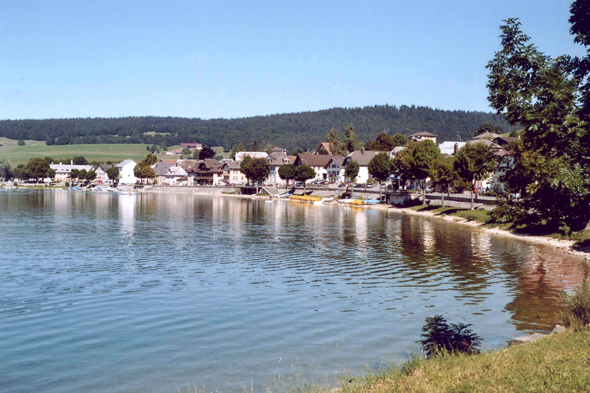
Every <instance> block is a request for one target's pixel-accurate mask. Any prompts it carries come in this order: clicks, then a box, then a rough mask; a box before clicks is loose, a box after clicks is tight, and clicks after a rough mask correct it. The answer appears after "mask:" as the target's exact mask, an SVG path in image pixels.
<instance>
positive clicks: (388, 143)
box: [371, 132, 394, 151]
mask: <svg viewBox="0 0 590 393" xmlns="http://www.w3.org/2000/svg"><path fill="white" fill-rule="evenodd" d="M393 147H394V143H393V138H392V137H390V136H389V135H387V134H386V133H384V132H382V133H380V134H379V135H377V139H375V142H373V143H371V150H374V151H391V149H393Z"/></svg>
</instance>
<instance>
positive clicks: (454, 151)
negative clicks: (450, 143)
mask: <svg viewBox="0 0 590 393" xmlns="http://www.w3.org/2000/svg"><path fill="white" fill-rule="evenodd" d="M458 150H459V144H458V143H455V148H454V149H453V155H454V156H456V155H457V151H458Z"/></svg>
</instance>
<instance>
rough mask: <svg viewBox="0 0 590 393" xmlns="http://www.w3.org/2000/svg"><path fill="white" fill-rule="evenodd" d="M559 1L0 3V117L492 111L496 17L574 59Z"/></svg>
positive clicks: (565, 4) (576, 50) (565, 11)
mask: <svg viewBox="0 0 590 393" xmlns="http://www.w3.org/2000/svg"><path fill="white" fill-rule="evenodd" d="M570 3H571V2H570V1H563V0H534V1H529V0H526V1H525V0H494V1H483V0H461V1H459V0H456V1H454V0H444V1H443V0H431V1H414V0H412V1H407V0H404V1H394V0H390V1H385V0H384V1H367V0H363V1H359V0H355V1H329V0H313V1H307V0H298V1H287V0H267V1H261V0H251V1H223V0H209V1H195V0H191V1H174V0H166V1H162V0H158V1H148V0H141V1H140V0H134V1H125V0H96V1H91V0H72V1H54V0H36V1H29V0H0V119H23V118H29V119H31V118H33V119H39V118H58V117H119V116H143V115H154V116H183V117H201V118H218V117H225V118H233V117H243V116H256V115H267V114H273V113H285V112H301V111H311V110H320V109H327V108H332V107H358V106H366V105H384V104H386V103H388V104H390V105H404V104H405V105H421V106H430V107H433V108H440V109H463V110H481V111H489V110H490V108H489V106H488V103H487V100H486V97H487V90H486V82H487V70H486V69H485V65H486V63H487V62H488V61H489V60H490V59H491V58H492V56H493V54H494V52H495V51H497V50H499V48H500V41H499V38H498V35H499V34H500V30H499V25H500V24H501V21H502V19H506V18H509V17H519V18H520V19H521V22H522V28H523V30H524V32H525V33H526V34H528V35H529V36H531V38H532V42H534V43H535V44H536V45H537V46H538V47H539V49H540V50H542V51H543V52H545V53H546V54H549V55H552V56H556V55H560V54H566V53H567V54H582V49H581V47H579V46H577V45H575V44H573V40H572V36H570V35H569V24H568V22H567V20H568V18H569V7H570Z"/></svg>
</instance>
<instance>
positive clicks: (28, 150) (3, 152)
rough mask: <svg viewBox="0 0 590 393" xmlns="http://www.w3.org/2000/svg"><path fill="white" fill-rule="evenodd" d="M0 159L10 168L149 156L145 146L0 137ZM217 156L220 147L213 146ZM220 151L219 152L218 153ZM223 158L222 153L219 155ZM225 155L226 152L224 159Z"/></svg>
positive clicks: (170, 157)
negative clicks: (46, 161) (37, 161)
mask: <svg viewBox="0 0 590 393" xmlns="http://www.w3.org/2000/svg"><path fill="white" fill-rule="evenodd" d="M0 144H2V145H3V146H0V160H6V161H8V162H9V163H10V165H11V166H13V167H15V166H17V165H19V164H26V163H27V162H28V161H29V160H30V159H31V158H34V157H40V158H45V157H51V158H53V159H54V161H55V162H56V163H58V162H60V160H65V159H71V158H72V157H76V156H83V157H85V158H86V159H87V160H88V162H92V161H98V162H107V161H109V162H113V163H115V162H121V161H123V160H125V159H128V158H130V159H132V160H134V161H135V162H139V161H142V160H143V159H144V158H145V156H146V155H147V154H148V151H147V150H146V145H144V144H99V145H60V146H57V145H53V146H47V145H45V142H44V141H30V140H27V141H25V146H18V144H17V141H15V140H12V139H7V138H0ZM179 148H180V146H171V147H169V148H168V150H172V149H179ZM213 149H214V150H215V151H217V152H218V153H219V154H221V153H222V152H223V148H222V147H214V148H213ZM220 152H221V153H220ZM221 155H224V154H221ZM226 155H228V153H226V154H225V155H224V156H226ZM156 156H157V157H158V159H165V158H167V159H178V158H180V156H178V155H174V156H171V155H167V154H166V153H165V152H162V153H158V154H156Z"/></svg>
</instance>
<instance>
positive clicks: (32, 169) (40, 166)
mask: <svg viewBox="0 0 590 393" xmlns="http://www.w3.org/2000/svg"><path fill="white" fill-rule="evenodd" d="M48 171H49V164H48V163H47V161H45V160H44V159H42V158H31V159H30V160H29V162H28V163H27V169H26V174H27V177H28V178H30V179H35V180H36V181H39V179H44V178H46V177H47V172H48Z"/></svg>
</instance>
